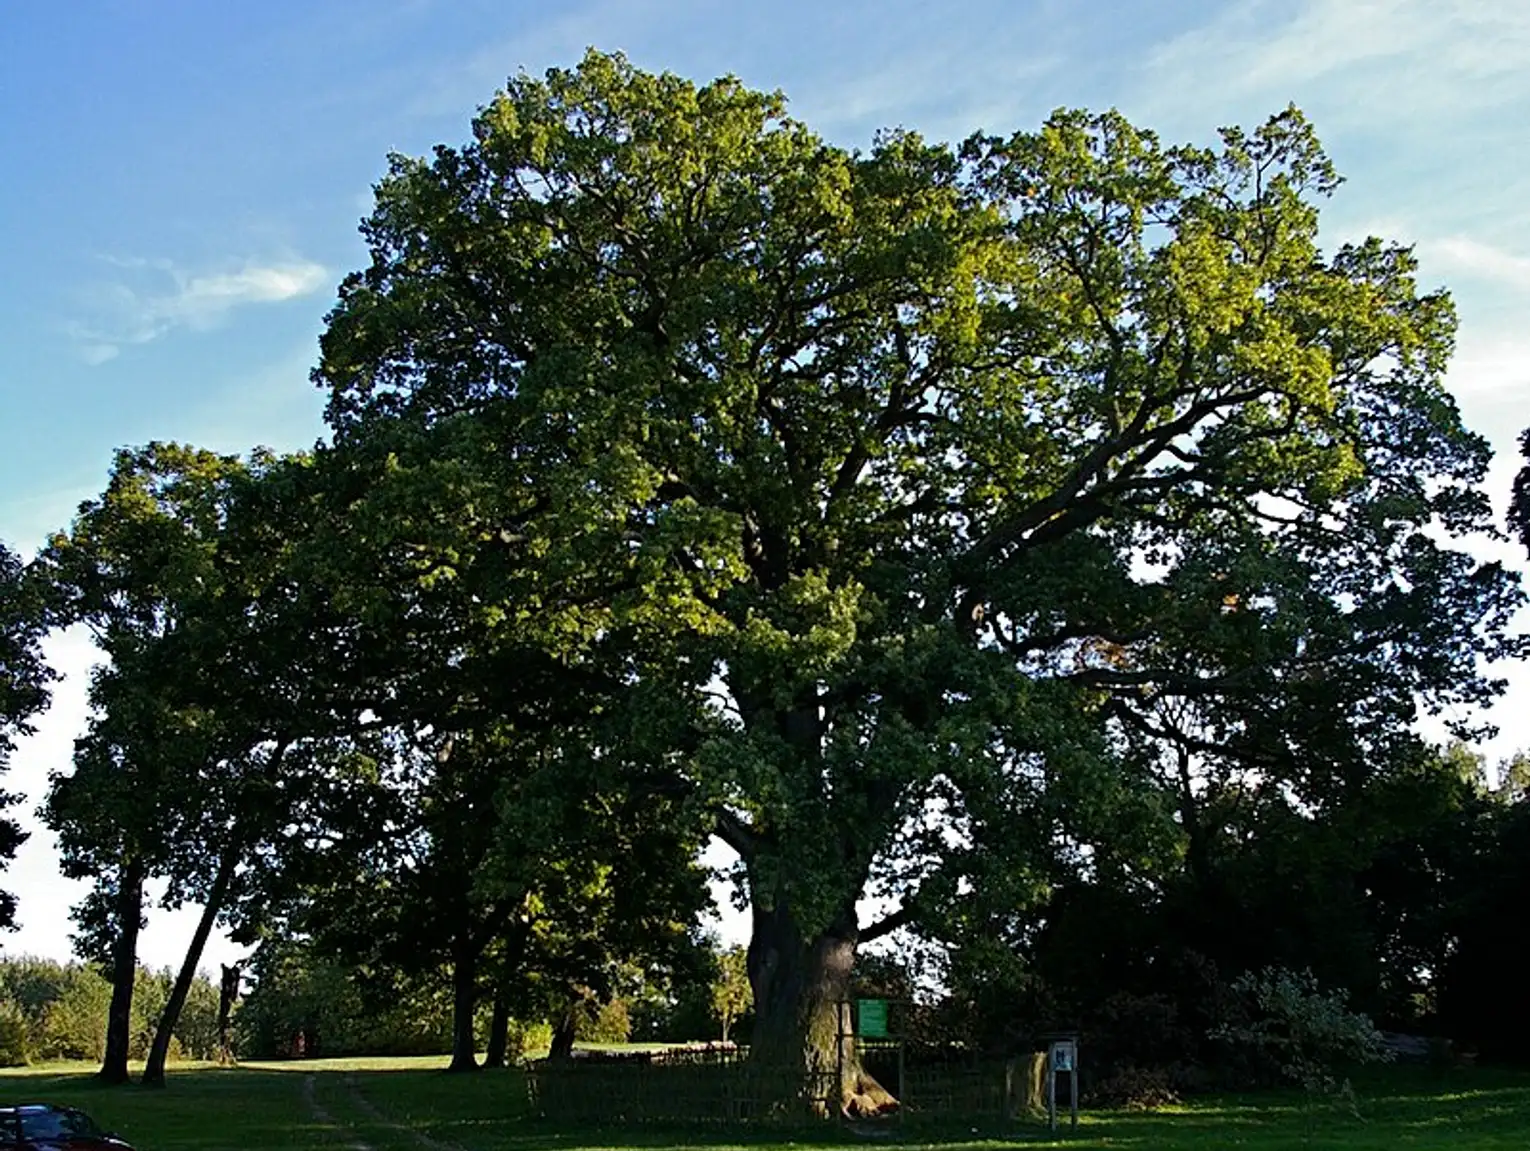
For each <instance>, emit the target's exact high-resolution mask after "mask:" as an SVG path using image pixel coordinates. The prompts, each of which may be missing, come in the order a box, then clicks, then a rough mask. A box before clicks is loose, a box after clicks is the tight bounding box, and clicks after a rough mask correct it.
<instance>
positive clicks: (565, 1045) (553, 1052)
mask: <svg viewBox="0 0 1530 1151" xmlns="http://www.w3.org/2000/svg"><path fill="white" fill-rule="evenodd" d="M574 1032H575V1019H574V1006H573V1004H572V1002H571V1003H570V1004H569V1007H568V1009H567V1010H566V1011H564V1013H563V1014H562V1015H561V1016H560V1017H559V1019H558V1022H557V1024H556V1025H555V1026H554V1027H553V1033H552V1044H551V1045H550V1046H549V1047H548V1049H547V1057H548V1058H549V1059H572V1058H573V1057H574V1038H575V1034H574Z"/></svg>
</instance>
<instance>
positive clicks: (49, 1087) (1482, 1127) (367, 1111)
mask: <svg viewBox="0 0 1530 1151" xmlns="http://www.w3.org/2000/svg"><path fill="white" fill-rule="evenodd" d="M442 1063H443V1061H442V1060H439V1059H389V1060H378V1059H373V1060H352V1061H345V1060H321V1061H314V1062H309V1063H287V1064H246V1065H245V1066H243V1067H240V1068H238V1069H237V1070H218V1069H216V1068H181V1069H177V1070H174V1071H172V1073H171V1079H170V1087H169V1088H168V1089H167V1090H165V1091H144V1090H141V1089H139V1088H137V1087H128V1088H116V1089H109V1088H102V1087H97V1086H96V1085H95V1084H94V1083H93V1082H92V1080H91V1078H90V1076H89V1074H88V1071H87V1069H83V1068H79V1067H70V1068H59V1067H52V1068H32V1069H28V1070H26V1071H21V1072H15V1071H12V1072H0V1102H23V1101H27V1100H45V1101H52V1102H61V1103H70V1104H74V1105H76V1106H81V1107H83V1108H84V1109H85V1110H87V1111H89V1112H91V1114H93V1115H95V1117H96V1118H97V1119H98V1120H99V1121H100V1122H101V1123H103V1124H104V1125H105V1126H107V1127H109V1128H112V1129H114V1130H116V1131H119V1132H121V1133H122V1134H123V1135H125V1136H126V1137H128V1138H129V1139H131V1140H133V1142H134V1143H135V1144H136V1145H137V1146H138V1147H139V1148H140V1149H141V1151H215V1149H217V1151H254V1149H260V1148H292V1149H297V1148H315V1149H329V1148H333V1149H335V1151H342V1149H344V1151H360V1149H362V1148H366V1149H367V1151H543V1149H548V1151H553V1149H556V1151H594V1149H597V1148H629V1147H637V1148H655V1149H657V1148H669V1147H695V1148H718V1149H721V1148H732V1147H748V1148H752V1149H753V1151H767V1149H769V1148H782V1147H786V1146H791V1145H804V1144H805V1145H813V1146H819V1147H824V1148H831V1147H836V1146H862V1145H865V1144H867V1143H870V1144H871V1145H873V1146H875V1145H876V1144H878V1143H886V1142H895V1143H900V1144H903V1145H922V1146H940V1147H943V1148H948V1149H950V1151H962V1149H973V1151H975V1149H978V1148H985V1147H995V1146H998V1145H1000V1144H1003V1143H1010V1142H1014V1141H1016V1140H1025V1141H1037V1142H1043V1143H1044V1142H1047V1141H1048V1140H1047V1137H1046V1133H1045V1131H1044V1130H1043V1129H1040V1128H1037V1127H1035V1126H1019V1127H1015V1128H1013V1129H1011V1130H1008V1131H999V1130H987V1129H985V1130H980V1131H975V1130H973V1129H971V1128H968V1127H956V1128H952V1127H947V1128H944V1129H935V1128H930V1129H926V1128H923V1127H920V1126H918V1125H914V1124H910V1125H909V1126H908V1127H906V1128H898V1127H894V1128H892V1129H890V1130H888V1131H886V1132H885V1133H884V1132H880V1131H879V1132H877V1133H876V1135H877V1136H879V1137H877V1138H868V1137H866V1136H864V1135H858V1134H856V1133H854V1132H847V1131H846V1130H845V1129H843V1128H839V1127H834V1126H828V1125H826V1126H824V1127H821V1128H814V1129H810V1130H800V1131H794V1132H786V1131H781V1130H772V1129H768V1128H767V1129H760V1130H735V1131H728V1132H723V1131H711V1130H706V1129H699V1128H698V1129H693V1130H689V1131H663V1130H654V1129H636V1130H617V1129H606V1130H584V1131H568V1130H559V1129H556V1128H554V1127H552V1126H550V1125H549V1124H547V1123H545V1122H542V1121H539V1120H535V1119H532V1118H530V1117H528V1116H527V1114H526V1106H525V1092H524V1087H523V1084H522V1081H521V1080H520V1077H519V1076H518V1075H517V1074H516V1073H514V1072H510V1073H485V1074H482V1075H478V1076H467V1077H448V1076H445V1075H442V1074H440V1073H439V1070H438V1069H439V1067H440V1066H441V1065H442ZM1360 1113H1361V1116H1362V1117H1361V1118H1355V1117H1353V1116H1351V1115H1349V1114H1347V1113H1346V1112H1345V1111H1344V1110H1343V1109H1339V1108H1334V1107H1331V1106H1328V1105H1325V1104H1321V1103H1320V1104H1318V1105H1317V1106H1316V1107H1315V1108H1312V1109H1310V1110H1309V1109H1308V1108H1306V1107H1305V1106H1304V1102H1303V1100H1302V1098H1301V1097H1300V1096H1299V1095H1280V1094H1266V1095H1256V1096H1248V1097H1241V1098H1218V1099H1210V1100H1205V1101H1197V1102H1196V1103H1194V1104H1193V1105H1189V1106H1186V1107H1183V1108H1176V1109H1173V1110H1168V1111H1162V1112H1158V1113H1156V1114H1151V1115H1128V1114H1120V1113H1099V1114H1088V1115H1086V1116H1085V1117H1084V1119H1083V1121H1082V1123H1081V1124H1080V1127H1079V1129H1078V1131H1077V1132H1076V1133H1072V1134H1068V1133H1066V1132H1064V1133H1062V1134H1063V1135H1064V1138H1063V1139H1062V1142H1064V1143H1066V1144H1067V1145H1069V1146H1071V1147H1075V1148H1080V1149H1091V1148H1100V1149H1104V1148H1137V1149H1142V1151H1149V1149H1153V1151H1156V1149H1163V1151H1177V1149H1181V1148H1184V1149H1190V1148H1207V1149H1209V1148H1232V1147H1237V1148H1246V1149H1249V1151H1264V1149H1270V1151H1273V1149H1275V1148H1299V1147H1303V1146H1310V1147H1314V1148H1345V1149H1354V1151H1372V1149H1374V1151H1383V1149H1385V1151H1401V1149H1405V1148H1420V1149H1433V1148H1444V1149H1450V1151H1488V1149H1494V1151H1497V1149H1500V1148H1502V1149H1507V1148H1516V1149H1517V1148H1524V1147H1526V1146H1530V1075H1527V1074H1523V1073H1513V1072H1498V1071H1490V1070H1476V1071H1460V1072H1452V1073H1449V1074H1447V1075H1443V1076H1440V1075H1425V1074H1422V1073H1420V1074H1410V1073H1402V1072H1397V1073H1390V1074H1388V1075H1386V1076H1385V1077H1382V1078H1378V1079H1376V1080H1374V1081H1373V1082H1370V1083H1368V1084H1365V1085H1363V1086H1362V1087H1361V1089H1360ZM1309 1130H1310V1133H1311V1135H1310V1142H1309V1141H1308V1138H1307V1134H1308V1132H1309Z"/></svg>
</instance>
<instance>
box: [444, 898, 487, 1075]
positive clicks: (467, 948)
mask: <svg viewBox="0 0 1530 1151" xmlns="http://www.w3.org/2000/svg"><path fill="white" fill-rule="evenodd" d="M477 1010H478V948H477V946H475V944H474V942H473V928H472V924H471V923H469V922H468V921H467V919H466V917H464V919H463V921H462V922H461V924H460V925H459V926H458V928H457V934H456V936H455V938H453V940H452V1061H451V1064H450V1066H448V1067H447V1070H448V1071H454V1072H460V1071H477V1070H478V1069H479V1068H478V1044H477V1037H476V1036H475V1035H474V1033H473V1015H474V1013H475V1012H476V1011H477Z"/></svg>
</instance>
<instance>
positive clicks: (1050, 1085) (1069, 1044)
mask: <svg viewBox="0 0 1530 1151" xmlns="http://www.w3.org/2000/svg"><path fill="white" fill-rule="evenodd" d="M1059 1075H1066V1076H1068V1110H1069V1112H1070V1113H1071V1120H1072V1124H1073V1126H1075V1127H1077V1126H1078V1041H1077V1040H1075V1039H1054V1040H1053V1041H1052V1045H1051V1047H1049V1048H1048V1049H1047V1125H1048V1126H1050V1127H1051V1128H1052V1130H1053V1131H1056V1130H1057V1077H1058V1076H1059Z"/></svg>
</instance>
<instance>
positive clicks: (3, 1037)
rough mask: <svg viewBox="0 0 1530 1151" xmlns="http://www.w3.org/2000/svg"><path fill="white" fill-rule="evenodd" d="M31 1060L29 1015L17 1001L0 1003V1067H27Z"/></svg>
mask: <svg viewBox="0 0 1530 1151" xmlns="http://www.w3.org/2000/svg"><path fill="white" fill-rule="evenodd" d="M31 1061H32V1043H31V1035H30V1028H29V1027H28V1026H27V1017H26V1016H25V1015H24V1014H22V1011H21V1008H20V1007H18V1006H17V1005H16V1004H15V1003H0V1067H25V1066H26V1065H27V1064H28V1063H30V1062H31Z"/></svg>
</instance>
